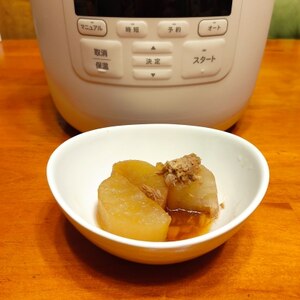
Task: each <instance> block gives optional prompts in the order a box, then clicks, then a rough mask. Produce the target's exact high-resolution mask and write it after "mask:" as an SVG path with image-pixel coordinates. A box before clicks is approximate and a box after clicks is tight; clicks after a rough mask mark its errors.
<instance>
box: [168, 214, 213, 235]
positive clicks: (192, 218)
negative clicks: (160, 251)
mask: <svg viewBox="0 0 300 300" xmlns="http://www.w3.org/2000/svg"><path fill="white" fill-rule="evenodd" d="M166 211H167V212H168V214H169V215H170V216H171V218H172V221H171V224H170V226H169V230H168V235H167V241H179V240H184V239H189V238H193V237H196V236H199V235H202V234H205V233H207V232H208V231H209V230H210V227H211V223H212V219H211V217H210V216H209V215H208V214H205V213H201V212H197V211H187V210H183V209H176V210H169V209H166Z"/></svg>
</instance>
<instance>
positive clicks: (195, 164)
mask: <svg viewBox="0 0 300 300" xmlns="http://www.w3.org/2000/svg"><path fill="white" fill-rule="evenodd" d="M218 211H219V204H218V198H217V187H216V183H215V178H214V175H213V174H212V172H210V171H209V170H208V169H207V168H205V167H204V166H203V165H202V164H201V160H200V158H199V157H198V156H197V155H196V154H194V153H192V154H189V155H185V156H183V157H181V158H178V159H174V160H171V161H167V162H166V163H165V164H163V163H157V164H156V166H154V165H151V164H150V163H148V162H145V161H141V160H125V161H120V162H118V163H115V164H114V165H113V168H112V173H111V176H110V177H109V178H107V179H106V180H104V181H103V182H102V183H101V184H100V186H99V188H98V216H99V224H100V226H101V228H103V229H104V230H107V231H109V232H111V233H114V234H117V235H120V236H123V237H127V238H131V239H137V240H144V241H157V242H159V241H171V240H181V239H185V238H190V237H194V236H197V235H200V234H203V233H205V232H207V231H208V230H209V224H211V222H212V221H213V219H215V218H216V217H217V216H218Z"/></svg>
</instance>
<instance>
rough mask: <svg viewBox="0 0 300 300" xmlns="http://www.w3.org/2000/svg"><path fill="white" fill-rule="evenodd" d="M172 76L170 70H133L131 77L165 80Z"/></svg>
mask: <svg viewBox="0 0 300 300" xmlns="http://www.w3.org/2000/svg"><path fill="white" fill-rule="evenodd" d="M171 76H172V70H171V69H152V70H151V69H134V70H133V77H134V78H135V79H144V80H166V79H170V78H171Z"/></svg>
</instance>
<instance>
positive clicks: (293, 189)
mask: <svg viewBox="0 0 300 300" xmlns="http://www.w3.org/2000/svg"><path fill="white" fill-rule="evenodd" d="M299 67H300V41H296V40H285V41H283V40H277V41H275V40H273V41H268V43H267V47H266V52H265V55H264V58H263V62H262V68H261V71H260V74H259V78H258V81H257V85H256V88H255V91H254V93H253V96H252V98H251V100H250V103H249V106H248V108H247V110H246V111H245V114H244V115H243V117H242V118H241V120H240V121H239V122H238V123H237V124H236V125H235V126H234V127H233V128H232V129H231V131H232V132H233V133H234V134H236V135H239V136H242V137H244V138H246V139H248V140H249V141H251V142H252V143H254V144H255V145H256V146H257V147H258V148H259V149H260V150H261V151H262V152H263V153H264V155H265V156H266V158H267V160H268V162H269V166H270V171H271V180H270V186H269V189H268V192H267V194H266V197H265V198H264V200H263V202H262V204H261V205H260V206H259V208H258V209H257V210H256V211H255V213H254V214H253V215H252V216H251V217H250V219H249V220H248V221H247V222H246V224H245V225H244V226H243V227H242V229H241V230H240V231H239V232H238V233H237V234H236V235H235V236H234V237H233V238H231V239H230V240H229V241H228V242H227V243H225V244H224V245H222V246H221V247H219V248H218V249H216V250H214V251H212V252H210V253H208V254H206V255H204V256H202V257H199V258H198V259H195V260H192V261H189V262H186V263H181V264H177V265H169V266H147V265H139V264H134V263H130V262H127V261H124V260H121V259H118V258H116V257H113V256H111V255H109V254H107V253H105V252H104V251H102V250H100V249H98V248H97V247H95V246H94V245H93V244H91V243H90V242H88V241H87V240H86V239H85V238H84V237H82V236H81V235H80V234H79V233H78V232H77V231H76V230H75V229H74V228H73V227H72V225H70V223H69V222H68V221H66V219H65V218H64V217H63V215H62V213H61V212H60V210H59V208H58V206H57V205H56V203H55V201H54V199H53V197H52V195H51V193H50V191H49V188H48V185H47V182H46V177H45V166H46V163H47V160H48V158H49V156H50V154H51V153H52V151H53V150H54V149H55V148H56V147H57V146H58V145H59V144H60V143H61V142H63V141H64V140H66V139H68V138H69V137H71V136H73V135H74V134H76V133H77V132H76V131H75V130H74V129H72V128H71V127H69V126H68V125H67V124H66V123H65V122H64V121H63V120H62V119H61V118H60V117H59V116H58V115H57V113H56V110H55V108H54V106H53V104H52V101H51V97H50V94H49V89H48V87H47V83H46V80H45V75H44V71H43V65H42V62H41V58H40V54H39V50H38V48H37V43H36V41H32V40H29V41H24V40H23V41H22V40H21V41H14V40H12V41H5V42H3V43H0V141H1V143H0V182H1V184H0V199H1V200H0V232H1V240H0V298H1V299H13V300H15V299H39V300H40V299H106V300H108V299H118V298H120V299H202V298H203V299H299V298H300V235H299V225H300V204H299V203H300V200H299V195H300V175H299V168H300V129H299V118H300V77H299V70H300V68H299Z"/></svg>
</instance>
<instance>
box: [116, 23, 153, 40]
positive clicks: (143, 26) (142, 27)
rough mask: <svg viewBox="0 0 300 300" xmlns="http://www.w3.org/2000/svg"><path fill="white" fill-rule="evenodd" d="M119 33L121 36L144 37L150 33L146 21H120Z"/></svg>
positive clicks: (118, 25) (118, 24)
mask: <svg viewBox="0 0 300 300" xmlns="http://www.w3.org/2000/svg"><path fill="white" fill-rule="evenodd" d="M117 33H118V35H119V36H120V37H132V38H142V37H145V36H146V35H147V33H148V27H147V23H146V22H144V21H119V22H118V23H117Z"/></svg>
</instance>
